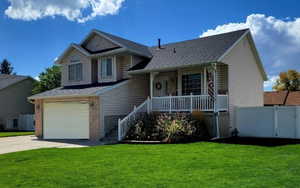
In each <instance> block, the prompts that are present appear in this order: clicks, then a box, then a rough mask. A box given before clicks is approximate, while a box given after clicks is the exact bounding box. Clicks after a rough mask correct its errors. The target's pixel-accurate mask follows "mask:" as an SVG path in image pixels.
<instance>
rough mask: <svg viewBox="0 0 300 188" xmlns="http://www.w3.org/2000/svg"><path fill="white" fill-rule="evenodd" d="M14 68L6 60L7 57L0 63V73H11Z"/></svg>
mask: <svg viewBox="0 0 300 188" xmlns="http://www.w3.org/2000/svg"><path fill="white" fill-rule="evenodd" d="M13 70H14V68H13V67H12V65H11V64H10V62H8V61H7V59H4V60H3V61H2V63H1V65H0V74H12V72H13Z"/></svg>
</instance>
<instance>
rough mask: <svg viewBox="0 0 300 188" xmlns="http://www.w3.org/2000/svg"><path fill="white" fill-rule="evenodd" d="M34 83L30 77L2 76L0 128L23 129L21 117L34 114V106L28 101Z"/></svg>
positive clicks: (0, 85) (0, 75)
mask: <svg viewBox="0 0 300 188" xmlns="http://www.w3.org/2000/svg"><path fill="white" fill-rule="evenodd" d="M33 83H34V80H33V79H32V78H31V77H29V76H19V75H7V74H0V128H1V127H2V128H4V129H22V128H21V127H20V125H19V121H18V118H19V115H21V114H33V113H34V106H33V105H32V104H30V103H29V102H28V101H27V97H29V96H31V95H32V89H33Z"/></svg>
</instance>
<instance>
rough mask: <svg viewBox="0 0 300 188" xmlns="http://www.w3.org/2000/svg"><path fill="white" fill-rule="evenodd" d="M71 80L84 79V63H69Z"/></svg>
mask: <svg viewBox="0 0 300 188" xmlns="http://www.w3.org/2000/svg"><path fill="white" fill-rule="evenodd" d="M69 80H70V81H81V80H82V64H81V63H76V64H71V65H69Z"/></svg>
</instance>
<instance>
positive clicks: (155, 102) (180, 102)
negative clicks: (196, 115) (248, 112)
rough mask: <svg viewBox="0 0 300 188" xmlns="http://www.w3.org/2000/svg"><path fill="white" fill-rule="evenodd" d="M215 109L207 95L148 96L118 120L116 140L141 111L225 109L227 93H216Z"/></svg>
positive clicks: (124, 132) (122, 136)
mask: <svg viewBox="0 0 300 188" xmlns="http://www.w3.org/2000/svg"><path fill="white" fill-rule="evenodd" d="M216 101H217V109H214V105H215V101H214V100H213V99H212V97H211V96H209V95H187V96H166V97H152V99H150V98H148V99H147V100H146V101H145V102H143V103H142V104H141V105H139V106H138V107H135V108H134V110H133V111H132V112H131V113H130V114H128V115H127V116H126V117H125V118H123V119H122V120H121V119H119V121H118V140H119V141H121V140H122V139H123V138H124V137H125V136H126V134H127V132H128V130H129V128H130V125H131V124H132V121H134V120H136V119H137V118H138V117H139V116H140V114H142V113H150V112H152V111H154V112H193V111H227V110H228V95H217V100H216Z"/></svg>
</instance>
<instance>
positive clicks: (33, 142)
mask: <svg viewBox="0 0 300 188" xmlns="http://www.w3.org/2000/svg"><path fill="white" fill-rule="evenodd" d="M102 144H103V143H101V142H92V141H88V140H38V139H37V138H36V137H35V136H33V135H30V136H15V137H4V138H0V154H3V153H10V152H17V151H24V150H31V149H39V148H77V147H88V146H96V145H102Z"/></svg>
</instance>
